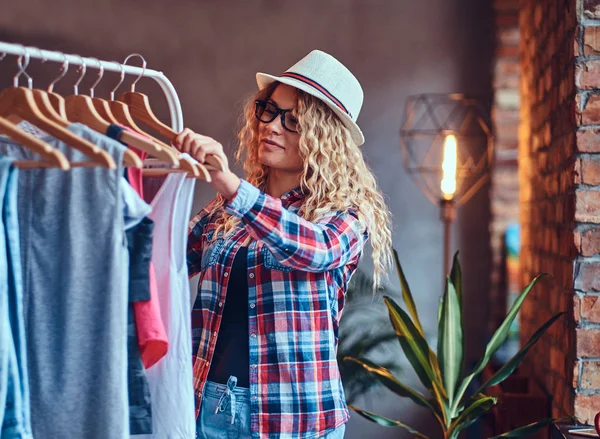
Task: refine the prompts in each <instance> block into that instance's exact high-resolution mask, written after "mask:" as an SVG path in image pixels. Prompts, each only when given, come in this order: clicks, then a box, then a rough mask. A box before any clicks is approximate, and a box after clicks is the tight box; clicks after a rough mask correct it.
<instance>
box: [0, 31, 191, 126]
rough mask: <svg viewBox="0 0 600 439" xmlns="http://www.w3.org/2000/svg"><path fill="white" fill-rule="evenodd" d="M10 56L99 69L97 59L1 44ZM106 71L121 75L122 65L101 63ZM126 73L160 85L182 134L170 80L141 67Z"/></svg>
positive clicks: (0, 51)
mask: <svg viewBox="0 0 600 439" xmlns="http://www.w3.org/2000/svg"><path fill="white" fill-rule="evenodd" d="M3 53H6V54H9V55H17V56H19V55H28V56H29V57H30V58H35V59H44V60H46V61H54V62H59V63H62V62H64V61H65V57H66V60H67V61H68V62H69V65H71V66H73V65H76V66H80V65H82V64H83V65H85V66H86V68H92V69H98V67H99V65H98V61H97V60H96V59H95V58H80V57H79V56H78V55H69V54H64V53H62V52H54V51H51V50H43V49H38V48H37V47H25V46H23V45H21V44H13V43H3V42H0V54H3ZM100 64H101V65H102V67H104V71H105V72H106V71H108V72H117V73H121V68H120V66H121V65H122V64H121V63H118V62H115V61H100ZM123 67H124V70H123V71H124V73H125V74H128V75H136V76H139V75H141V74H142V73H143V75H142V76H143V77H147V78H152V79H154V80H155V81H156V82H158V84H159V85H160V88H161V89H162V91H163V93H164V94H165V96H166V98H167V104H168V105H169V112H170V114H171V128H173V130H175V131H177V132H180V131H182V130H183V113H182V111H181V101H180V100H179V96H177V92H176V91H175V87H173V84H172V83H171V81H169V79H168V78H167V77H166V76H165V75H164V74H163V73H162V72H159V71H157V70H151V69H145V70H144V69H142V68H141V67H135V66H129V65H124V66H123Z"/></svg>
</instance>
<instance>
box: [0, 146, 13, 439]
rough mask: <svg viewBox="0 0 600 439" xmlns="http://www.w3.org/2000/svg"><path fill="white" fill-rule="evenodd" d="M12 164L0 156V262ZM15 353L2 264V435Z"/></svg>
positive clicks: (5, 256)
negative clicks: (11, 365)
mask: <svg viewBox="0 0 600 439" xmlns="http://www.w3.org/2000/svg"><path fill="white" fill-rule="evenodd" d="M9 168H10V164H9V163H7V162H6V161H3V160H2V156H0V260H5V259H8V254H7V251H6V240H5V238H4V236H5V235H4V221H3V220H2V206H3V205H4V195H5V193H6V183H7V181H8V171H9ZM12 352H14V342H13V340H12V330H11V328H10V320H9V317H8V264H0V433H1V432H2V431H1V428H2V424H3V420H4V416H5V408H6V397H7V393H8V364H9V356H11V355H12Z"/></svg>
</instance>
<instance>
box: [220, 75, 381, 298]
mask: <svg viewBox="0 0 600 439" xmlns="http://www.w3.org/2000/svg"><path fill="white" fill-rule="evenodd" d="M277 85H279V83H277V82H275V83H273V84H271V85H269V86H268V87H265V88H264V89H263V90H261V91H259V92H258V93H257V94H256V95H255V96H254V97H253V98H251V99H249V100H248V102H247V103H246V105H245V109H244V113H243V115H242V122H243V127H242V129H241V130H240V132H239V135H238V140H239V147H238V150H237V152H236V155H235V158H236V160H237V161H238V162H242V161H243V164H244V171H245V172H246V179H247V180H248V182H250V183H251V184H252V185H254V186H256V187H258V188H261V189H264V188H265V187H266V183H267V179H268V171H269V170H268V167H266V166H264V165H262V164H261V163H260V162H259V160H258V124H259V121H258V120H257V119H256V117H255V115H254V111H255V101H256V99H265V100H267V99H269V98H270V96H271V94H272V93H273V91H274V90H275V88H276V87H277ZM295 91H296V94H297V96H298V105H297V109H296V111H295V112H294V115H295V116H296V117H297V118H298V124H299V129H298V132H299V133H300V145H299V153H300V156H301V157H302V160H303V163H304V170H303V172H302V174H301V181H300V185H301V187H302V188H303V190H304V193H305V194H306V197H305V199H304V202H303V204H302V206H301V207H300V210H299V212H298V215H300V216H301V217H303V218H305V219H307V220H309V221H315V220H318V219H319V218H321V217H322V216H323V215H325V214H327V213H330V212H335V211H348V210H349V209H353V210H354V211H355V212H356V213H357V215H358V218H359V221H360V222H361V223H362V224H363V225H364V227H365V228H366V229H367V230H368V233H369V239H370V242H371V247H372V250H373V251H372V258H373V264H374V276H373V281H374V284H373V287H374V288H375V289H376V288H377V287H378V286H380V285H381V282H382V280H383V277H385V275H386V274H387V270H388V268H390V267H391V262H392V253H391V251H392V232H391V215H390V212H389V210H388V208H387V206H386V204H385V202H384V199H383V196H382V194H381V192H380V191H379V189H378V187H377V182H376V181H375V177H374V176H373V173H372V172H371V170H370V169H369V167H368V166H367V164H366V163H365V161H364V158H363V155H362V153H361V151H360V149H359V148H358V146H356V144H355V143H354V141H353V140H352V138H351V136H350V132H349V131H348V129H347V128H346V127H345V126H344V125H343V123H342V121H341V120H340V119H339V117H338V116H337V115H336V114H335V113H334V112H333V111H332V110H331V109H330V108H329V107H328V106H327V105H325V104H324V103H323V102H322V101H321V100H319V99H317V98H315V97H313V96H311V95H309V94H308V93H305V92H303V91H302V90H298V89H295ZM225 202H226V200H225V198H224V197H223V196H219V197H218V198H217V200H216V202H215V203H214V204H213V207H212V209H211V215H212V214H214V213H216V212H217V211H219V210H221V209H222V207H223V206H224V204H225ZM239 221H240V220H239V219H238V218H236V217H234V216H232V215H229V214H227V213H226V212H224V210H221V212H220V215H219V217H218V218H215V222H216V230H215V236H216V235H217V234H218V233H219V232H220V231H223V232H224V234H225V235H227V234H228V233H230V232H232V231H233V229H234V228H235V227H236V225H237V224H238V223H239Z"/></svg>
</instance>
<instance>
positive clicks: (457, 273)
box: [450, 252, 463, 309]
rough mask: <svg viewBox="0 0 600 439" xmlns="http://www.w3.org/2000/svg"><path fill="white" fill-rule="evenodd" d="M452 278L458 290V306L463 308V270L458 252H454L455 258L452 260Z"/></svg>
mask: <svg viewBox="0 0 600 439" xmlns="http://www.w3.org/2000/svg"><path fill="white" fill-rule="evenodd" d="M450 280H451V281H452V285H454V289H455V290H456V297H458V306H460V309H462V306H463V300H462V299H463V298H462V271H461V269H460V263H459V262H458V252H456V253H454V259H453V260H452V270H451V271H450Z"/></svg>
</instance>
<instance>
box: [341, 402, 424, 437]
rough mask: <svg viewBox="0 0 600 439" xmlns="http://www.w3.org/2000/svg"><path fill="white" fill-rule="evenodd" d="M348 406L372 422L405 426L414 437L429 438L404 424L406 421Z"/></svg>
mask: <svg viewBox="0 0 600 439" xmlns="http://www.w3.org/2000/svg"><path fill="white" fill-rule="evenodd" d="M348 407H350V408H351V409H352V410H354V411H355V412H356V413H358V414H359V415H361V416H362V417H363V418H365V419H368V420H369V421H371V422H375V423H376V424H379V425H383V426H384V427H401V428H404V429H405V430H408V432H409V433H410V434H412V435H414V437H418V438H421V439H429V438H428V437H427V436H425V435H424V434H422V433H419V432H418V431H417V430H415V429H414V428H412V427H409V426H408V425H406V424H404V423H402V422H400V421H394V420H393V419H389V418H386V417H384V416H380V415H376V414H375V413H371V412H368V411H366V410H361V409H359V408H356V407H354V406H348Z"/></svg>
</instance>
